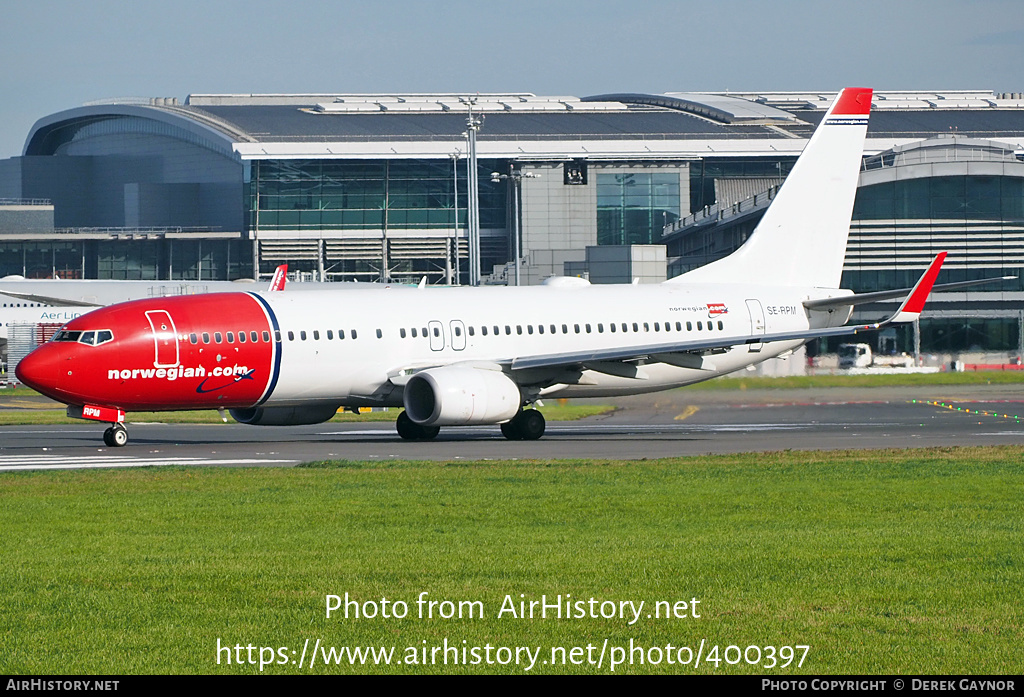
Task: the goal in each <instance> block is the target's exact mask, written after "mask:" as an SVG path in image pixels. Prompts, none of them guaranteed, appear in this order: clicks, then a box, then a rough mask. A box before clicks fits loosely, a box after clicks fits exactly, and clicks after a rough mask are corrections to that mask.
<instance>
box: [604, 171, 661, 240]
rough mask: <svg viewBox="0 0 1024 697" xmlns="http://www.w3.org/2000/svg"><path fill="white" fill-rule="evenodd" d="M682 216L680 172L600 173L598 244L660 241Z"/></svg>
mask: <svg viewBox="0 0 1024 697" xmlns="http://www.w3.org/2000/svg"><path fill="white" fill-rule="evenodd" d="M678 219H679V175H678V174H676V173H648V172H635V173H630V174H598V175H597V243H598V244H599V245H608V244H657V243H659V242H660V241H661V233H662V231H663V230H664V228H665V226H666V225H669V224H671V223H674V222H675V221H676V220H678Z"/></svg>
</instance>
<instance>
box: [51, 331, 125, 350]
mask: <svg viewBox="0 0 1024 697" xmlns="http://www.w3.org/2000/svg"><path fill="white" fill-rule="evenodd" d="M53 340H54V341H72V342H76V343H79V344H85V345H86V346H99V345H100V344H105V343H107V342H108V341H113V340H114V332H112V331H110V330H109V329H100V330H97V331H88V332H76V331H69V330H67V329H61V330H60V331H59V332H57V333H56V334H54V335H53Z"/></svg>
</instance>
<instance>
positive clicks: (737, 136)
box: [24, 91, 1024, 157]
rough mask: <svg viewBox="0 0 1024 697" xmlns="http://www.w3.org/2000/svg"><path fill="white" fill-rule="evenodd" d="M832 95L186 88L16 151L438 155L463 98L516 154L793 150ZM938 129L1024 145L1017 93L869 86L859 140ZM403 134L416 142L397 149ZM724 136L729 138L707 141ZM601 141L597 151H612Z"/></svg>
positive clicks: (493, 137)
mask: <svg viewBox="0 0 1024 697" xmlns="http://www.w3.org/2000/svg"><path fill="white" fill-rule="evenodd" d="M833 97H834V93H831V92H824V93H756V94H755V93H750V94H736V93H731V94H724V93H693V92H672V93H666V94H663V95H648V94H633V93H619V94H606V95H597V96H593V97H585V98H582V99H580V98H577V97H538V96H536V95H533V94H529V93H514V94H477V95H459V94H381V95H366V94H361V95H352V94H308V95H282V94H277V95H244V94H243V95H231V94H225V95H192V96H190V97H189V98H188V100H187V101H186V103H185V104H183V105H182V104H178V103H177V100H174V99H149V100H115V101H111V102H94V103H91V104H88V105H86V106H83V107H80V108H77V109H70V110H68V111H63V112H60V113H57V114H53V115H51V116H47V117H45V118H43V119H40V120H39V121H38V122H37V123H36V124H35V126H34V127H33V129H32V131H31V132H30V133H29V136H28V138H27V140H26V143H25V149H24V154H26V155H47V154H54V153H55V152H57V150H58V148H59V147H60V146H61V145H62V144H63V143H66V142H69V141H70V140H71V139H74V138H75V137H76V136H79V137H84V134H86V133H87V130H86V129H87V128H88V127H90V126H93V125H94V124H97V123H101V122H103V121H107V120H112V119H137V120H141V122H145V123H149V124H154V125H159V126H160V127H161V128H163V129H164V132H168V133H170V134H172V135H175V136H176V137H181V138H186V139H188V140H191V141H192V142H196V143H199V144H201V145H202V146H204V147H208V148H210V149H213V150H216V151H218V152H222V153H229V154H231V155H232V156H233V157H239V156H241V157H261V156H262V157H274V156H280V157H287V156H292V157H298V156H343V155H345V154H348V155H349V156H369V155H368V153H371V152H373V151H380V150H382V149H384V148H385V147H387V146H390V148H391V151H393V153H395V154H396V155H402V154H403V153H408V154H409V155H410V156H413V155H417V154H418V155H424V156H429V155H430V154H434V155H438V154H442V153H445V152H447V150H451V148H452V145H451V144H452V143H456V144H461V143H464V136H463V134H464V132H465V130H466V117H467V108H468V107H467V105H466V102H467V101H469V100H472V101H474V102H475V106H474V109H475V112H476V113H477V114H479V115H480V116H481V118H482V119H483V128H482V129H481V131H480V132H479V136H478V139H479V140H480V141H481V142H482V143H484V144H487V143H491V144H492V145H491V151H492V152H491V154H495V153H498V152H502V153H505V152H506V151H508V153H513V154H514V153H515V152H517V148H518V150H520V151H522V152H523V153H527V154H537V153H540V152H542V151H544V149H545V148H548V149H550V150H552V154H553V155H555V154H557V153H554V151H553V150H554V149H552V146H551V143H552V142H554V141H563V142H565V143H567V144H571V143H576V145H573V146H572V148H574V149H573V150H572V151H573V152H577V153H579V154H580V155H582V156H586V155H587V154H588V153H590V152H593V151H592V150H590V149H588V147H587V146H585V145H581V144H580V143H585V142H591V141H593V142H596V143H598V145H599V148H600V147H601V146H600V143H609V142H613V141H614V142H617V143H620V144H621V146H620V150H621V152H622V153H623V155H624V156H626V154H627V152H628V153H635V152H641V153H642V152H644V148H646V149H647V150H648V151H650V152H651V153H652V154H654V155H661V156H664V155H666V154H668V153H669V152H670V148H667V141H677V142H678V141H707V143H708V145H707V146H703V145H700V144H699V143H694V144H693V146H692V148H691V147H690V146H687V149H692V150H693V151H694V152H704V153H705V154H710V153H711V152H714V153H721V154H728V152H730V151H736V152H739V151H754V150H756V151H765V150H777V151H778V152H780V153H793V152H798V151H799V149H800V147H801V143H800V142H799V141H801V140H802V139H804V138H806V137H808V136H809V135H810V133H811V132H812V131H813V128H814V126H815V125H816V124H817V122H818V121H820V119H821V117H822V115H823V114H824V111H825V109H826V108H827V107H828V105H829V103H830V102H831V100H832V98H833ZM938 133H956V134H959V135H965V136H973V137H979V138H1002V139H1011V140H1013V141H1015V142H1016V143H1017V144H1018V145H1024V99H1022V96H1021V95H1020V94H1014V95H997V94H995V93H992V92H977V91H975V92H969V91H961V92H950V93H938V92H936V93H930V92H929V93H918V92H891V93H890V92H876V93H875V99H874V104H873V112H872V117H871V121H870V126H869V131H868V137H869V139H872V138H874V139H876V142H877V143H878V146H877V147H876V148H875V151H876V152H877V151H879V150H884V149H888V148H890V147H892V146H893V145H894V144H898V143H899V142H901V141H906V140H911V139H920V138H924V137H929V136H933V135H935V134H938ZM80 134H82V135H80ZM886 139H888V141H887V142H884V141H886ZM787 140H789V142H787ZM794 141H796V142H794ZM403 142H404V143H410V142H414V143H418V144H420V145H419V147H418V148H413V147H412V146H408V145H407V146H399V143H403ZM526 142H531V143H533V146H531V147H532V150H531V149H524V147H523V146H522V144H523V143H526ZM540 142H547V143H548V145H547V146H542V145H540V144H539V143H540ZM728 142H733V143H736V144H737V146H728V147H725V148H716V146H715V144H721V143H728ZM330 143H340V144H343V147H341V148H340V149H336V150H331V149H330V148H329V147H327V146H326V145H325V144H330ZM498 143H500V144H501V147H500V148H498V147H497V145H496V144H498ZM630 143H632V144H631V145H630ZM658 143H664V145H658ZM740 143H743V145H742V146H739V144H740ZM285 144H288V145H287V146H286V145H285ZM345 144H347V145H345ZM354 144H355V145H354ZM432 144H433V145H432ZM346 148H347V149H346ZM609 148H610V146H609ZM609 148H605V150H606V151H607V152H606V153H605V155H606V156H607V155H608V153H609V152H610V153H613V154H614V149H613V148H612V149H609ZM702 148H703V150H702ZM555 149H557V148H555ZM563 149H564V150H566V151H567V152H568V151H569V149H570V148H569V147H568V146H567V147H565V148H563ZM870 149H871V148H869V150H870ZM435 150H436V152H434V151H435ZM690 154H691V155H692V154H693V152H691V153H690ZM630 156H635V154H631V155H630Z"/></svg>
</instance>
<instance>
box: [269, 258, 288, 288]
mask: <svg viewBox="0 0 1024 697" xmlns="http://www.w3.org/2000/svg"><path fill="white" fill-rule="evenodd" d="M287 280H288V264H281V265H280V266H278V267H277V269H276V270H275V271H274V277H273V278H272V279H270V288H268V289H267V290H271V291H275V290H284V284H285V282H286V281H287Z"/></svg>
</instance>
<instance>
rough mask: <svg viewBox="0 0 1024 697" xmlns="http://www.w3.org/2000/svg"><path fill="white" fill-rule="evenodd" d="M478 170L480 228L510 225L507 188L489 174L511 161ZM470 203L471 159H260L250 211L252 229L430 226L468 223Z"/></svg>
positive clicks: (486, 164)
mask: <svg viewBox="0 0 1024 697" xmlns="http://www.w3.org/2000/svg"><path fill="white" fill-rule="evenodd" d="M478 169H479V177H478V181H479V187H480V227H481V228H482V229H487V228H492V229H493V228H498V229H504V228H505V227H506V220H507V214H506V209H507V206H506V191H507V188H508V187H507V185H506V184H505V183H504V182H498V183H494V182H492V181H491V179H490V173H491V172H494V171H497V172H506V171H508V163H507V162H506V161H504V160H480V161H479V168H478ZM456 188H457V189H458V191H457V192H456ZM456 196H457V197H458V223H456ZM466 200H467V199H466V162H465V160H459V161H458V162H457V164H456V163H453V162H452V161H451V160H445V161H431V160H333V161H332V160H256V161H254V162H253V163H252V170H251V177H250V186H249V202H248V207H247V208H248V210H249V226H250V229H252V230H275V231H276V230H287V231H321V230H427V229H443V228H452V227H454V226H455V225H456V224H458V226H459V227H465V225H466Z"/></svg>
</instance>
